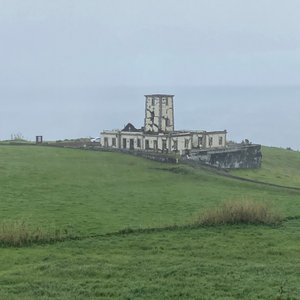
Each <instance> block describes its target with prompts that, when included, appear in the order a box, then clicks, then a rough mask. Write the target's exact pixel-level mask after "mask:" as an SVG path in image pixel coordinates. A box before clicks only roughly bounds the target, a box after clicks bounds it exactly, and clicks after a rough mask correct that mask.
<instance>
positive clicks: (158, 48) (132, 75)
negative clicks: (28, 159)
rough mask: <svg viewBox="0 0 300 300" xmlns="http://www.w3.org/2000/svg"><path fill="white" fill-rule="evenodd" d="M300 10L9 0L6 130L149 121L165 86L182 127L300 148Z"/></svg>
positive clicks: (75, 129)
mask: <svg viewBox="0 0 300 300" xmlns="http://www.w3.org/2000/svg"><path fill="white" fill-rule="evenodd" d="M299 20H300V1H299V0H285V1H282V0H243V1H241V0H226V1H224V0H205V1H204V0H185V1H182V0H126V1H124V0H35V1H33V0H0V104H1V109H0V139H6V138H9V137H10V135H11V134H12V133H17V132H21V133H22V134H23V135H24V136H25V137H27V138H29V139H33V138H34V136H35V135H37V134H42V135H44V137H45V139H61V138H71V137H77V136H98V135H99V132H100V131H101V130H102V129H109V128H120V127H122V126H123V125H124V124H125V123H126V122H128V121H131V122H133V123H135V124H136V125H137V126H141V125H142V123H143V118H144V116H143V114H144V99H143V95H144V94H147V93H158V92H161V93H172V94H175V95H176V98H175V101H176V127H177V129H181V128H186V129H188V128H191V129H206V130H210V129H220V130H221V129H225V128H226V129H228V130H229V137H230V138H232V139H236V140H239V139H243V138H250V139H252V140H253V141H254V142H255V141H257V142H260V143H263V144H267V145H275V146H283V147H288V146H292V147H294V148H296V149H300V133H299V132H300V125H299V123H300V122H299V112H300V101H299V99H300V88H299V87H300V21H299ZM207 86H209V87H207ZM245 86H246V88H245ZM265 86H267V88H265ZM213 87H215V88H213ZM241 87H244V88H241ZM250 87H251V88H250ZM289 87H290V88H289Z"/></svg>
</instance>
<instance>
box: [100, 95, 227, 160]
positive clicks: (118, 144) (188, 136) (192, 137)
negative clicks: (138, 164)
mask: <svg viewBox="0 0 300 300" xmlns="http://www.w3.org/2000/svg"><path fill="white" fill-rule="evenodd" d="M145 97H146V101H145V119H144V127H142V128H141V129H137V128H135V127H134V126H133V125H132V124H131V123H129V124H127V125H126V126H125V128H124V129H122V130H105V131H103V132H102V133H101V137H102V138H101V140H102V141H101V142H102V146H103V147H106V148H113V149H125V150H140V151H154V152H163V153H179V154H181V155H182V154H189V153H190V151H191V150H193V149H218V148H225V146H226V135H227V132H226V130H224V131H203V130H198V131H182V130H179V131H176V130H175V124H174V95H164V94H154V95H145Z"/></svg>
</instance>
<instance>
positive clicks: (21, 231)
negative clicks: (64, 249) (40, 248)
mask: <svg viewBox="0 0 300 300" xmlns="http://www.w3.org/2000/svg"><path fill="white" fill-rule="evenodd" d="M70 238H75V236H74V234H73V233H72V232H70V231H69V230H67V229H63V230H61V229H53V230H50V229H49V230H46V229H43V228H40V227H37V228H32V227H31V226H29V225H28V224H27V223H26V222H25V221H14V222H11V221H6V222H2V223H1V224H0V246H2V247H23V246H30V245H32V244H44V243H53V242H59V241H64V240H66V239H70Z"/></svg>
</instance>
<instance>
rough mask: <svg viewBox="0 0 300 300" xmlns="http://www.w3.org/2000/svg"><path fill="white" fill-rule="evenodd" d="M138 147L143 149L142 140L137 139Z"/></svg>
mask: <svg viewBox="0 0 300 300" xmlns="http://www.w3.org/2000/svg"><path fill="white" fill-rule="evenodd" d="M137 147H138V148H141V139H137Z"/></svg>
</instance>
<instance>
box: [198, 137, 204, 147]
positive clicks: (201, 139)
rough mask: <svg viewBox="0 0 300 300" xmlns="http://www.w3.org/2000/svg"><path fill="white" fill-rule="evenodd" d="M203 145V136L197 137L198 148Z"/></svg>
mask: <svg viewBox="0 0 300 300" xmlns="http://www.w3.org/2000/svg"><path fill="white" fill-rule="evenodd" d="M202 145H203V136H199V137H198V146H199V147H200V146H202Z"/></svg>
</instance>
